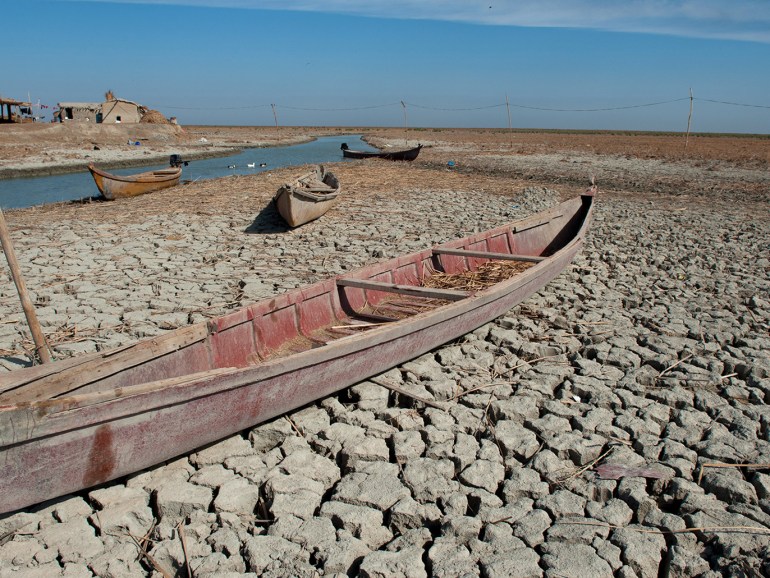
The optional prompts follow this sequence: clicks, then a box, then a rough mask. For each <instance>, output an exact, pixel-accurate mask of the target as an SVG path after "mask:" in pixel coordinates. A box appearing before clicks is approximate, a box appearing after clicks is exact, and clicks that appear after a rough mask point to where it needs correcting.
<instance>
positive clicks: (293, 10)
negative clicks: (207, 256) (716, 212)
mask: <svg viewBox="0 0 770 578" xmlns="http://www.w3.org/2000/svg"><path fill="white" fill-rule="evenodd" d="M0 9H1V10H2V17H3V22H4V25H3V33H2V35H0V48H1V49H2V53H3V54H4V62H3V73H2V76H0V95H2V96H4V97H6V98H16V99H24V100H26V99H27V98H28V97H30V98H31V99H32V101H33V102H37V100H38V99H39V100H40V102H41V103H43V104H47V105H55V104H56V103H57V102H62V101H87V102H97V101H101V100H102V99H103V96H104V93H105V92H106V91H107V90H108V89H110V90H112V91H113V92H114V93H115V94H116V95H117V96H119V97H121V98H126V99H128V100H133V101H136V102H139V103H141V104H143V105H146V106H148V107H150V108H153V109H157V110H160V111H161V112H162V113H163V114H165V115H166V116H176V117H177V118H178V119H179V122H180V123H181V124H183V125H184V124H240V125H272V124H273V123H274V117H273V107H271V104H275V113H276V114H277V116H278V122H279V124H281V125H311V126H323V125H339V126H361V125H364V126H403V125H404V123H405V122H407V123H408V125H409V126H410V127H417V126H425V127H451V126H455V127H499V128H506V127H507V126H508V118H507V110H508V109H507V108H506V96H507V99H508V103H509V109H510V114H511V124H512V126H513V127H517V128H562V129H617V130H623V129H628V130H670V131H683V130H685V128H686V126H687V117H688V111H689V106H690V101H689V91H690V88H692V90H693V95H694V97H695V100H694V103H693V104H694V109H693V117H692V130H693V131H696V132H750V133H763V134H766V133H770V73H768V70H770V0H729V1H728V0H626V1H623V0H518V1H516V0H504V1H501V0H485V1H483V2H480V1H476V0H390V1H386V0H355V1H354V0H302V1H292V0H263V1H259V0H225V1H216V0H174V1H172V0H168V1H160V0H145V1H131V0H125V1H120V2H118V1H105V0H85V1H70V0H57V1H45V0H42V1H37V2H34V3H28V2H18V1H15V0H0ZM8 23H12V25H11V26H8ZM402 101H403V103H404V104H405V107H404V106H402V104H401V102H402ZM659 103H662V104H659ZM647 105H650V106H647ZM49 112H50V109H49ZM405 113H406V120H405ZM49 118H50V114H49Z"/></svg>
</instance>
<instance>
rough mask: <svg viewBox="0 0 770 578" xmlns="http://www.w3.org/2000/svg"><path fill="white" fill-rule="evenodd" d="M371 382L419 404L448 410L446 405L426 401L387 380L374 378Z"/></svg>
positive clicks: (429, 400)
mask: <svg viewBox="0 0 770 578" xmlns="http://www.w3.org/2000/svg"><path fill="white" fill-rule="evenodd" d="M369 381H371V382H372V383H376V384H377V385H380V386H382V387H384V388H385V389H389V390H391V391H393V392H395V393H397V394H399V395H403V396H405V397H409V398H411V399H413V400H415V401H418V402H420V403H422V404H424V405H427V406H428V407H434V408H436V409H446V406H445V405H442V404H440V403H436V402H435V401H433V400H431V399H425V398H424V397H420V396H419V395H415V394H413V393H410V392H409V391H407V390H405V389H404V388H402V387H399V386H398V385H394V384H392V383H388V382H387V381H385V380H381V379H380V380H378V379H377V378H372V379H370V380H369Z"/></svg>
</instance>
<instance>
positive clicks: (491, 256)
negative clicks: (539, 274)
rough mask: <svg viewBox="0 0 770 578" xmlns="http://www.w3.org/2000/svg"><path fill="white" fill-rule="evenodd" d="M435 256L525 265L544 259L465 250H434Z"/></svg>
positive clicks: (533, 256) (532, 256)
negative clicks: (515, 262)
mask: <svg viewBox="0 0 770 578" xmlns="http://www.w3.org/2000/svg"><path fill="white" fill-rule="evenodd" d="M433 253H434V254H436V255H457V256H458V257H477V258H480V259H499V260H500V261H523V262H525V263H539V262H540V261H543V260H544V259H545V257H537V256H535V255H511V254H510V253H488V252H487V251H468V250H466V249H442V248H435V249H433Z"/></svg>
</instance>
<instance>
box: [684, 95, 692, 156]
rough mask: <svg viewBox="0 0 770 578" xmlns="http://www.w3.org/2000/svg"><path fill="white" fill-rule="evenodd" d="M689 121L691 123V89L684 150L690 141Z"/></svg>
mask: <svg viewBox="0 0 770 578" xmlns="http://www.w3.org/2000/svg"><path fill="white" fill-rule="evenodd" d="M690 121H692V88H690V114H689V115H687V136H686V137H684V148H687V143H688V141H689V140H690Z"/></svg>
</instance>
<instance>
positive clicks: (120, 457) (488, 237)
mask: <svg viewBox="0 0 770 578" xmlns="http://www.w3.org/2000/svg"><path fill="white" fill-rule="evenodd" d="M592 205H593V195H592V194H586V195H583V196H581V197H576V198H574V199H572V200H569V201H566V202H563V203H561V204H559V205H557V206H555V207H553V208H551V209H549V210H547V211H544V212H542V213H538V214H536V215H534V216H531V217H529V218H526V219H524V220H522V221H518V222H515V223H512V224H509V225H505V226H502V227H498V228H495V229H492V230H490V231H487V232H484V233H479V234H475V235H472V236H470V237H467V238H464V239H459V240H456V241H453V242H449V243H445V244H443V245H439V246H436V247H433V248H430V249H426V250H423V251H420V252H417V253H413V254H410V255H405V256H402V257H398V258H395V259H391V260H389V261H385V262H382V263H376V264H373V265H370V266H368V267H365V268H362V269H359V270H357V271H353V272H350V273H347V274H345V275H341V276H338V277H334V278H331V279H328V280H325V281H321V282H318V283H315V284H313V285H310V286H308V287H305V288H302V289H297V290H294V291H291V292H289V293H285V294H283V295H279V296H276V297H273V298H269V299H266V300H264V301H260V302H257V303H255V304H252V305H249V306H246V307H243V308H242V309H240V310H238V311H235V312H233V313H230V314H227V315H224V316H222V317H219V318H216V319H213V320H211V321H209V322H208V323H202V324H197V325H191V326H188V327H183V328H180V329H177V330H175V331H172V332H169V333H167V334H165V335H162V336H159V337H153V338H151V339H147V340H143V341H139V342H137V343H135V344H132V345H128V346H125V347H122V348H119V349H117V350H113V351H108V352H99V353H95V354H89V355H85V356H82V357H76V358H70V359H65V360H62V361H57V362H54V363H50V364H44V365H39V366H34V367H30V368H27V369H22V370H18V371H13V372H10V373H8V374H5V375H2V376H1V377H0V464H2V470H1V471H2V474H1V475H0V513H3V512H10V511H14V510H17V509H19V508H24V507H26V506H29V505H32V504H36V503H38V502H41V501H44V500H47V499H50V498H55V497H57V496H61V495H64V494H68V493H71V492H74V491H77V490H81V489H84V488H88V487H91V486H94V485H97V484H101V483H103V482H106V481H108V480H113V479H115V478H119V477H121V476H125V475H127V474H130V473H132V472H136V471H138V470H141V469H144V468H147V467H150V466H153V465H156V464H158V463H161V462H163V461H165V460H168V459H171V458H174V457H176V456H179V455H182V454H185V453H189V452H191V451H193V450H195V449H196V448H199V447H201V446H204V445H206V444H209V443H211V442H215V441H217V440H220V439H222V438H225V437H227V436H229V435H232V434H234V433H236V432H238V431H242V430H244V429H247V428H249V427H252V426H254V425H256V424H258V423H260V422H263V421H265V420H269V419H271V418H273V417H275V416H278V415H281V414H283V413H285V412H288V411H291V410H294V409H296V408H298V407H301V406H303V405H305V404H307V403H310V402H312V401H314V400H317V399H320V398H323V397H325V396H328V395H331V394H333V393H335V392H337V391H339V390H341V389H343V388H345V387H347V386H349V385H351V384H354V383H357V382H359V381H361V380H363V379H366V378H368V377H371V376H372V375H376V374H378V373H381V372H383V371H385V370H387V369H389V368H392V367H394V366H396V365H398V364H400V363H402V362H405V361H407V360H409V359H412V358H414V357H416V356H418V355H421V354H423V353H425V352H427V351H429V350H431V349H433V348H435V347H438V346H440V345H442V344H443V343H446V342H448V341H450V340H452V339H455V338H457V337H459V336H461V335H464V334H465V333H467V332H469V331H473V330H474V329H476V328H478V327H479V326H481V325H483V324H484V323H487V322H489V321H490V320H492V319H494V318H495V317H498V316H499V315H502V314H504V313H505V312H506V311H508V310H509V309H510V308H511V307H513V306H514V305H516V304H517V303H519V302H520V301H522V300H523V299H525V298H526V297H528V296H529V295H531V294H533V293H534V292H535V291H537V290H539V289H540V288H541V287H543V286H544V285H545V284H546V283H548V282H549V281H550V280H551V279H553V278H554V277H555V276H556V275H558V274H559V272H560V271H562V269H564V267H565V266H566V265H567V264H568V263H569V262H570V261H571V260H572V258H573V257H574V256H575V254H576V253H577V252H578V251H579V250H580V248H581V247H582V245H583V238H584V235H585V233H586V230H587V228H588V224H589V220H590V215H591V210H592ZM505 263H519V264H520V263H526V265H527V266H528V267H529V268H527V269H526V270H523V271H519V272H509V273H506V276H505V277H502V278H500V279H498V280H497V281H494V282H493V284H489V285H487V286H486V287H484V288H481V289H478V288H477V289H473V290H465V289H458V288H441V287H439V288H436V287H435V286H433V285H435V283H434V282H435V281H436V280H437V279H448V278H457V277H458V276H462V275H472V274H475V272H479V271H481V270H482V269H483V268H484V267H487V266H489V265H490V264H493V265H494V266H495V267H500V268H503V265H504V264H505ZM511 271H513V270H511ZM453 276H454V277H453Z"/></svg>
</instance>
